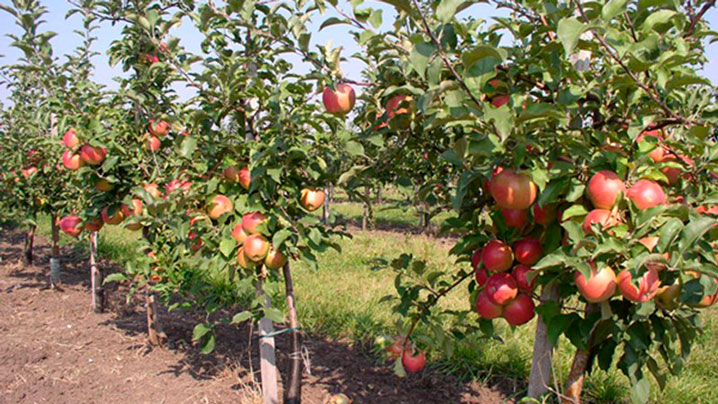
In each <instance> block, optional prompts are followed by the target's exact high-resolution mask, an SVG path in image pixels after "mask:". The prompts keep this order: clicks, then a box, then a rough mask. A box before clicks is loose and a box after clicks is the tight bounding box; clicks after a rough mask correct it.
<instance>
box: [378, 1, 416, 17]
mask: <svg viewBox="0 0 718 404" xmlns="http://www.w3.org/2000/svg"><path fill="white" fill-rule="evenodd" d="M379 1H380V2H382V3H386V4H390V5H392V6H394V8H396V9H397V10H399V11H404V12H405V13H407V14H412V12H413V9H412V8H411V3H409V1H408V0H379Z"/></svg>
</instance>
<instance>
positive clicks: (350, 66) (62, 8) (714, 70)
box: [0, 0, 718, 102]
mask: <svg viewBox="0 0 718 404" xmlns="http://www.w3.org/2000/svg"><path fill="white" fill-rule="evenodd" d="M41 2H42V3H44V4H45V5H46V6H47V7H48V13H47V14H46V15H45V20H46V21H47V23H46V24H44V25H43V26H42V28H43V30H48V31H53V32H55V33H57V36H56V37H55V38H54V39H53V41H52V44H53V48H54V51H55V56H59V57H61V56H62V55H65V54H70V53H72V52H73V51H74V49H75V47H76V46H77V45H78V44H79V43H80V39H79V37H78V36H77V35H76V34H75V33H74V32H73V31H74V30H77V29H81V28H82V22H81V17H80V16H79V15H74V16H72V17H70V19H69V20H66V19H65V15H66V14H67V12H68V10H69V9H70V5H69V4H68V3H67V2H66V1H65V0H41ZM0 3H5V4H8V3H10V0H0ZM342 3H343V6H342V8H343V9H344V10H345V11H350V10H351V6H350V5H349V4H348V2H342ZM365 4H366V5H367V6H369V7H373V8H381V9H382V10H383V16H384V26H383V27H382V29H385V28H387V27H388V25H389V24H388V23H387V22H388V21H390V20H391V19H392V18H393V16H395V15H396V14H395V12H394V10H393V9H392V8H391V7H388V6H386V5H384V4H383V3H379V2H377V1H371V0H369V1H366V2H365ZM464 13H471V14H472V15H474V16H476V17H479V18H484V19H489V18H491V17H492V16H496V15H506V13H505V12H497V11H496V10H495V9H493V8H492V7H490V6H487V5H483V4H481V5H476V6H473V7H471V8H469V9H467V10H466V11H464ZM327 14H328V16H332V15H333V13H332V12H328V13H327ZM706 18H707V19H708V21H709V22H710V24H711V27H712V28H713V29H718V10H716V9H715V8H714V9H712V10H711V11H710V12H708V13H707V14H706ZM320 23H321V21H320V20H319V18H317V21H315V22H313V23H312V26H311V30H312V32H313V35H312V43H313V44H315V45H316V44H319V45H324V44H326V43H327V42H328V41H332V44H333V46H342V47H343V49H344V52H343V55H344V56H345V57H346V58H347V59H348V60H347V61H345V62H344V63H342V71H343V72H344V76H345V77H348V78H351V79H354V80H359V79H360V73H361V70H362V68H363V64H362V63H361V62H360V61H358V60H356V59H352V58H351V55H352V54H353V53H355V52H357V51H358V50H359V48H358V47H357V46H356V44H355V43H354V41H353V40H352V38H351V37H350V36H349V34H348V32H349V30H350V28H349V26H347V25H335V26H331V27H329V28H326V29H325V30H323V31H321V32H318V28H319V24H320ZM120 31H121V27H120V26H119V25H116V26H114V27H113V26H111V25H110V24H108V23H105V24H103V25H102V26H101V28H100V29H99V30H97V31H95V35H96V36H97V37H98V40H97V42H96V43H95V46H94V50H95V51H98V52H101V54H100V55H99V56H97V57H96V58H95V59H94V60H93V62H94V64H95V67H96V72H95V80H96V81H98V82H100V83H102V84H104V85H106V86H108V87H109V88H117V84H116V83H115V82H114V81H113V78H114V77H117V76H122V75H123V72H122V70H121V69H120V68H118V67H115V68H113V67H110V66H109V64H108V59H107V55H106V54H105V53H104V52H105V51H106V50H107V49H108V48H109V46H110V43H111V42H112V41H113V40H114V39H116V38H118V37H119V35H120ZM17 33H19V28H18V27H17V26H16V25H15V22H14V20H13V18H12V16H10V15H9V14H8V13H5V12H1V11H0V34H2V36H0V54H1V55H3V57H2V58H0V64H12V63H14V62H15V61H16V60H17V58H18V57H19V56H20V53H19V52H18V51H17V50H16V49H14V48H12V47H11V46H10V42H11V40H10V38H8V37H7V36H6V34H17ZM172 34H173V35H174V36H177V37H179V38H181V40H182V44H183V45H184V46H185V47H186V48H187V49H188V50H189V51H191V52H193V53H197V54H201V50H200V41H201V39H202V37H201V35H200V34H199V33H198V32H197V31H196V30H195V29H194V27H193V26H192V24H190V23H185V24H183V25H181V26H180V27H179V28H177V29H175V30H174V31H173V32H172ZM288 59H289V60H290V61H291V62H292V63H294V64H295V66H296V68H297V69H305V68H306V66H303V64H302V63H301V61H300V59H299V58H298V57H288ZM708 59H709V60H710V64H709V65H707V66H706V68H705V70H704V72H703V74H704V75H705V76H706V77H708V78H709V79H711V81H713V83H717V84H718V43H715V44H712V45H710V46H709V47H708ZM176 90H177V91H178V92H179V93H180V94H181V95H184V96H187V95H189V94H190V93H191V90H188V89H185V88H177V89H176ZM7 95H8V92H7V89H6V88H4V87H0V102H4V101H5V99H6V97H7Z"/></svg>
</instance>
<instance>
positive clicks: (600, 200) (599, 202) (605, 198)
mask: <svg viewBox="0 0 718 404" xmlns="http://www.w3.org/2000/svg"><path fill="white" fill-rule="evenodd" d="M587 190H588V199H590V200H591V203H593V207H594V208H596V209H611V208H612V207H613V205H615V204H616V202H617V201H618V197H619V196H620V195H621V194H622V193H625V192H626V186H625V185H624V184H623V181H622V180H621V179H620V178H618V175H616V173H614V172H613V171H609V170H603V171H599V172H597V173H596V174H594V175H593V177H591V180H590V181H588V187H587Z"/></svg>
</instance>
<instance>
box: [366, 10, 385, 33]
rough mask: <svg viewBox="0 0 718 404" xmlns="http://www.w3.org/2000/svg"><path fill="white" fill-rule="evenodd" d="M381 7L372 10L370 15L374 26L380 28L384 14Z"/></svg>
mask: <svg viewBox="0 0 718 404" xmlns="http://www.w3.org/2000/svg"><path fill="white" fill-rule="evenodd" d="M382 11H383V10H381V9H377V10H372V12H371V15H370V16H369V23H370V24H371V25H372V27H374V28H376V29H379V27H381V21H382V18H381V15H382Z"/></svg>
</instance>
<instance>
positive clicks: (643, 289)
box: [616, 268, 661, 303]
mask: <svg viewBox="0 0 718 404" xmlns="http://www.w3.org/2000/svg"><path fill="white" fill-rule="evenodd" d="M632 279H633V275H631V272H630V271H628V270H624V271H621V273H619V274H618V279H617V281H616V282H617V283H618V287H619V288H620V289H621V294H622V295H623V297H625V298H626V299H628V300H630V301H632V302H637V303H645V302H647V301H649V300H651V299H653V296H655V295H656V293H657V292H658V287H659V286H660V285H661V280H660V279H658V271H656V270H655V269H654V268H652V269H648V270H647V271H646V272H644V273H643V275H642V276H641V278H640V279H639V280H638V288H636V286H635V285H634V284H633V283H632V282H631V280H632Z"/></svg>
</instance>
